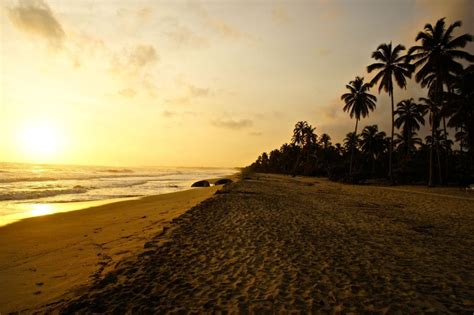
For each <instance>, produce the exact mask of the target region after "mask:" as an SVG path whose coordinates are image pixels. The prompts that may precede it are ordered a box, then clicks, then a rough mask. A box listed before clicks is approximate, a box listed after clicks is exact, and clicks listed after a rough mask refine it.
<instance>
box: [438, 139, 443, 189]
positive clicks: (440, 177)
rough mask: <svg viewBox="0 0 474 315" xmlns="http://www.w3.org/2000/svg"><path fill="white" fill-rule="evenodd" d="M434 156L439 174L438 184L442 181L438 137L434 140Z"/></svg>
mask: <svg viewBox="0 0 474 315" xmlns="http://www.w3.org/2000/svg"><path fill="white" fill-rule="evenodd" d="M436 158H437V159H438V174H439V182H440V184H442V183H443V170H442V168H441V158H440V154H439V139H437V141H436Z"/></svg>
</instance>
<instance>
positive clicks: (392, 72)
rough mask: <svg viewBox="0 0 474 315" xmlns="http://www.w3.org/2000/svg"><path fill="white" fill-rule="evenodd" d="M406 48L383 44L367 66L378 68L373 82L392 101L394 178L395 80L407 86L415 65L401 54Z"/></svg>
mask: <svg viewBox="0 0 474 315" xmlns="http://www.w3.org/2000/svg"><path fill="white" fill-rule="evenodd" d="M404 50H405V47H404V46H402V45H397V46H395V48H393V49H392V43H391V42H390V43H389V44H381V45H380V46H379V47H377V50H376V51H374V52H373V53H372V58H374V59H375V60H377V62H375V63H373V64H371V65H369V66H368V67H367V72H369V73H370V72H372V71H374V70H377V71H378V72H377V74H376V75H375V77H374V78H373V79H372V81H371V84H377V83H378V82H379V81H380V84H379V93H380V91H381V90H382V89H383V90H384V91H385V92H386V93H388V95H389V96H390V99H391V101H392V132H391V134H390V151H389V162H388V165H389V166H388V176H389V178H390V179H391V180H393V176H392V168H393V166H392V155H393V133H394V111H395V110H394V107H395V105H394V101H393V80H394V79H395V82H396V83H397V85H398V86H399V87H400V88H406V85H407V81H406V78H410V77H411V73H412V72H413V68H414V67H413V66H412V65H410V64H409V58H408V57H407V56H406V55H401V53H402V52H403V51H404Z"/></svg>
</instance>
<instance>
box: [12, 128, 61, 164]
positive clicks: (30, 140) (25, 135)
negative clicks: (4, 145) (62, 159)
mask: <svg viewBox="0 0 474 315" xmlns="http://www.w3.org/2000/svg"><path fill="white" fill-rule="evenodd" d="M19 138H20V139H19V143H20V145H21V148H22V150H23V152H24V153H25V154H26V155H27V156H28V158H29V159H31V160H38V161H39V162H41V161H43V160H50V159H52V158H54V157H55V156H56V155H57V153H58V151H59V149H60V145H61V142H62V139H61V134H60V132H59V130H58V129H57V128H56V127H55V126H54V125H52V124H50V123H46V122H44V123H34V124H28V125H26V126H24V127H23V128H22V129H21V131H20V137H19Z"/></svg>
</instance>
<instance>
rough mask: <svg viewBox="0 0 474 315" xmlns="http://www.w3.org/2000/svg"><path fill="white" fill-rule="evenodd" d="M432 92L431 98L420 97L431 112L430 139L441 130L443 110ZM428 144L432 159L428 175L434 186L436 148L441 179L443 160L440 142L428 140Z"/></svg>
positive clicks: (429, 181) (429, 183)
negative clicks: (440, 154)
mask: <svg viewBox="0 0 474 315" xmlns="http://www.w3.org/2000/svg"><path fill="white" fill-rule="evenodd" d="M430 94H431V97H430V98H425V97H420V99H419V100H420V102H421V104H422V106H424V107H425V108H427V109H428V110H429V113H430V116H429V122H430V126H431V136H430V139H436V135H437V134H439V133H438V132H439V130H438V127H439V124H440V115H439V112H440V111H441V107H440V104H439V103H437V102H436V101H435V100H434V98H433V93H430ZM426 144H428V145H429V146H430V155H429V159H430V163H429V168H430V169H429V177H428V186H434V181H435V179H434V154H435V150H436V156H437V157H438V158H437V159H438V174H439V179H440V181H441V175H442V172H441V164H440V163H441V161H440V158H439V146H438V144H439V142H436V141H430V142H427V143H426Z"/></svg>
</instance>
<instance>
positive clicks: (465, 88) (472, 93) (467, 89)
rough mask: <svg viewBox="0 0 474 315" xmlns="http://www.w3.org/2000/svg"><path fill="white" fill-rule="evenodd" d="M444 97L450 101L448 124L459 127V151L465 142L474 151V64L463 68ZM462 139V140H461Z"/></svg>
mask: <svg viewBox="0 0 474 315" xmlns="http://www.w3.org/2000/svg"><path fill="white" fill-rule="evenodd" d="M445 98H446V99H447V102H448V103H450V106H449V108H447V110H446V111H447V112H448V115H447V116H448V117H449V121H448V126H449V127H454V128H459V129H460V131H459V135H458V137H457V138H458V139H459V140H458V141H460V146H461V153H462V148H463V146H464V145H465V144H467V145H468V147H470V148H471V153H474V150H472V149H474V106H473V104H474V65H470V66H469V67H467V68H466V69H464V70H463V72H461V73H460V74H459V75H458V76H457V77H456V80H455V81H454V83H453V85H452V91H451V92H450V93H446V95H445ZM461 140H462V141H461Z"/></svg>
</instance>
